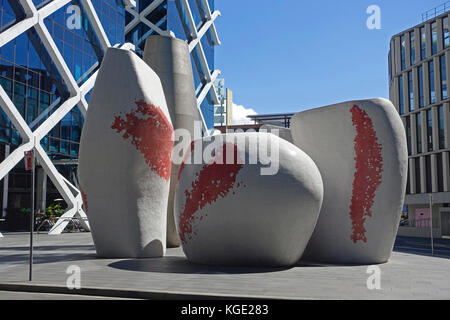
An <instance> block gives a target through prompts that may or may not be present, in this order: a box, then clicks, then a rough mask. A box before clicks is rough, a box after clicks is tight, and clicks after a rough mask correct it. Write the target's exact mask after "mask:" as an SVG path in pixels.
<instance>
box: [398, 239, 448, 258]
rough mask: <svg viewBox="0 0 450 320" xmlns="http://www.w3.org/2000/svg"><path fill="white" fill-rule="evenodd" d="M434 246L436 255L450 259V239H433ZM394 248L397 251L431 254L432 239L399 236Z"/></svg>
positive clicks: (434, 254)
mask: <svg viewBox="0 0 450 320" xmlns="http://www.w3.org/2000/svg"><path fill="white" fill-rule="evenodd" d="M433 247H434V252H433V256H434V257H441V258H447V259H450V239H433ZM394 250H395V251H397V252H405V253H414V254H419V255H425V256H431V252H432V251H431V239H429V238H409V237H397V239H396V240H395V245H394Z"/></svg>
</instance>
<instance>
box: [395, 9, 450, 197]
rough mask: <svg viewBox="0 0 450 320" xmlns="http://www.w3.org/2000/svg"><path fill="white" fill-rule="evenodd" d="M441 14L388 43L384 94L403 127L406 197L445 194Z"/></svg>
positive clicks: (449, 32) (449, 40) (449, 31)
mask: <svg viewBox="0 0 450 320" xmlns="http://www.w3.org/2000/svg"><path fill="white" fill-rule="evenodd" d="M444 11H445V10H444ZM444 11H443V12H441V13H440V14H439V15H436V17H433V18H431V19H429V20H427V21H425V22H422V23H420V24H418V25H417V26H415V27H413V28H409V29H407V30H405V31H403V32H401V33H399V34H398V35H394V36H393V37H392V38H391V39H390V47H391V50H390V52H389V61H388V62H389V72H390V75H389V79H390V84H389V89H390V90H389V92H390V99H391V101H395V102H396V103H397V107H398V111H399V114H400V115H401V117H402V120H403V121H404V125H405V132H406V138H407V147H408V157H409V165H410V168H409V170H410V172H409V174H408V179H411V181H409V187H410V188H409V187H408V188H407V194H411V193H417V194H420V193H429V192H448V193H449V194H450V190H444V185H446V186H448V185H449V184H450V177H448V175H447V170H446V167H445V166H448V165H449V163H450V160H449V159H448V153H447V151H446V150H448V149H447V148H448V147H449V146H448V143H447V142H446V140H447V139H448V138H447V136H448V132H447V127H448V120H447V119H448V117H449V112H450V111H449V106H448V104H449V102H448V100H449V87H448V70H447V69H448V68H447V66H448V60H447V59H448V52H447V51H448V50H449V48H450V25H449V19H450V11H449V10H446V11H445V12H444ZM405 39H406V46H407V47H406V49H407V50H405V49H404V46H405ZM394 50H395V51H397V52H396V54H395V51H394ZM399 50H401V52H398V51H399ZM408 50H409V51H408ZM404 52H406V55H407V56H406V61H405V58H404ZM409 61H410V62H409ZM413 105H414V108H412V106H413ZM433 126H434V127H433ZM444 173H445V174H444ZM411 199H413V198H411ZM415 199H417V200H418V201H421V200H420V199H419V198H415ZM447 205H450V202H449V204H447Z"/></svg>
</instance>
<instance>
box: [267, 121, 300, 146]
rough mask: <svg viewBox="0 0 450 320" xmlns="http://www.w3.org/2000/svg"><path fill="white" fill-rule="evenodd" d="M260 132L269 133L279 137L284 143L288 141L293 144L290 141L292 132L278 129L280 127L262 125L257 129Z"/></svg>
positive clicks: (287, 129)
mask: <svg viewBox="0 0 450 320" xmlns="http://www.w3.org/2000/svg"><path fill="white" fill-rule="evenodd" d="M259 130H260V131H261V132H269V133H274V134H275V135H277V136H279V137H280V138H281V139H284V140H286V141H289V142H290V143H293V140H292V132H291V129H289V128H285V127H280V126H274V125H271V124H263V125H262V126H261V128H259Z"/></svg>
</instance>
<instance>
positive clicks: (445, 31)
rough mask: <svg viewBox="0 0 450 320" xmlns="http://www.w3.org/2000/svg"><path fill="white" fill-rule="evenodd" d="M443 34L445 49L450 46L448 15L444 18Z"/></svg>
mask: <svg viewBox="0 0 450 320" xmlns="http://www.w3.org/2000/svg"><path fill="white" fill-rule="evenodd" d="M442 29H443V30H442V34H443V35H444V49H447V48H448V47H450V34H449V26H448V17H445V18H444V19H443V20H442Z"/></svg>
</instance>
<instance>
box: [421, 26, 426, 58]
mask: <svg viewBox="0 0 450 320" xmlns="http://www.w3.org/2000/svg"><path fill="white" fill-rule="evenodd" d="M426 57H427V35H426V33H425V27H421V28H420V59H421V60H423V59H426Z"/></svg>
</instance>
